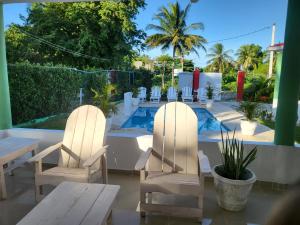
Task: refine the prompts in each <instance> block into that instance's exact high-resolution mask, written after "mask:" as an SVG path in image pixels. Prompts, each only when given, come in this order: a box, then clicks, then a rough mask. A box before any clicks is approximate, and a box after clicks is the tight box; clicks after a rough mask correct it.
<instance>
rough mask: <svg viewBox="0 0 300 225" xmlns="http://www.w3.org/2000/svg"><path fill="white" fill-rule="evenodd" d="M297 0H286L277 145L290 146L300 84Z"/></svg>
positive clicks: (277, 116) (299, 18)
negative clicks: (287, 0)
mask: <svg viewBox="0 0 300 225" xmlns="http://www.w3.org/2000/svg"><path fill="white" fill-rule="evenodd" d="M299 12H300V1H299V0H289V2H288V11H287V20H286V28H285V38H284V51H283V56H282V68H281V76H280V86H279V93H278V106H277V113H276V123H275V139H274V142H275V144H277V145H288V146H293V145H294V142H295V127H296V122H297V111H298V96H299V87H300V41H299V40H300V13H299Z"/></svg>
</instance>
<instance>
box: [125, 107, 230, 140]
mask: <svg viewBox="0 0 300 225" xmlns="http://www.w3.org/2000/svg"><path fill="white" fill-rule="evenodd" d="M157 110H158V108H156V107H139V108H138V109H137V110H136V111H135V112H134V113H133V114H132V115H131V116H130V117H129V119H128V120H127V121H126V122H125V123H124V124H123V125H122V127H121V128H144V129H147V130H148V131H150V132H153V121H154V115H155V113H156V112H157ZM193 110H194V112H195V113H196V115H197V117H198V134H200V133H201V132H202V131H220V130H221V129H222V130H223V131H226V130H228V128H227V127H225V126H224V125H223V124H222V123H221V122H220V121H218V120H217V119H216V118H215V117H214V116H213V115H212V114H211V113H210V112H209V111H207V110H206V109H201V108H194V109H193Z"/></svg>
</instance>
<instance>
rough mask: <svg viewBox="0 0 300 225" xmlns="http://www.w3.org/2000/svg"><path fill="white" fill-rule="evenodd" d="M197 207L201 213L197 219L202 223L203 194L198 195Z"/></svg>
mask: <svg viewBox="0 0 300 225" xmlns="http://www.w3.org/2000/svg"><path fill="white" fill-rule="evenodd" d="M198 208H199V209H200V211H201V214H200V215H199V217H198V221H199V222H201V223H202V218H203V196H198Z"/></svg>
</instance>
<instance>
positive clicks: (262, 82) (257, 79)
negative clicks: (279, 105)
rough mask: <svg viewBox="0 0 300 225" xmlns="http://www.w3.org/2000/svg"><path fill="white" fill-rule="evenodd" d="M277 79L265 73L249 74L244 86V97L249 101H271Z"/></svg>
mask: <svg viewBox="0 0 300 225" xmlns="http://www.w3.org/2000/svg"><path fill="white" fill-rule="evenodd" d="M274 85H275V79H274V77H272V78H270V79H267V78H266V76H263V75H247V76H246V80H245V86H244V99H245V100H247V101H261V102H271V101H272V99H273V93H274Z"/></svg>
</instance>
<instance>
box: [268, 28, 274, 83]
mask: <svg viewBox="0 0 300 225" xmlns="http://www.w3.org/2000/svg"><path fill="white" fill-rule="evenodd" d="M275 32H276V24H275V23H273V26H272V39H271V46H273V45H274V44H275ZM273 60H274V51H271V52H270V61H269V74H268V78H271V77H272V74H273Z"/></svg>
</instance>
